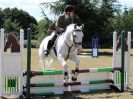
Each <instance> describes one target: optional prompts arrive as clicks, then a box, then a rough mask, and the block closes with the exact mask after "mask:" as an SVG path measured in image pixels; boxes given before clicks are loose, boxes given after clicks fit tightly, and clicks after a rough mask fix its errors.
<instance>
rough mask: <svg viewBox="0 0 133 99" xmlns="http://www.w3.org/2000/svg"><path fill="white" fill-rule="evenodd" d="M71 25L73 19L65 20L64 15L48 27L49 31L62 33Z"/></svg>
mask: <svg viewBox="0 0 133 99" xmlns="http://www.w3.org/2000/svg"><path fill="white" fill-rule="evenodd" d="M71 23H73V18H72V17H69V18H66V15H65V14H62V15H60V16H59V18H58V19H57V22H54V23H53V24H52V25H50V27H49V29H50V30H56V31H57V32H64V31H65V30H66V27H67V26H68V25H70V24H71Z"/></svg>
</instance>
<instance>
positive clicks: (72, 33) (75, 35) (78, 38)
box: [66, 24, 84, 49]
mask: <svg viewBox="0 0 133 99" xmlns="http://www.w3.org/2000/svg"><path fill="white" fill-rule="evenodd" d="M83 27H84V25H81V26H77V25H76V24H70V25H69V26H68V27H67V30H66V32H67V33H68V39H69V40H70V41H71V42H72V44H73V45H74V46H75V47H78V48H79V49H81V48H82V38H83V36H84V34H83V32H82V29H83Z"/></svg>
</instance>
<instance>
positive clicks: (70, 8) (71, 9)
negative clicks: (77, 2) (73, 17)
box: [64, 5, 74, 12]
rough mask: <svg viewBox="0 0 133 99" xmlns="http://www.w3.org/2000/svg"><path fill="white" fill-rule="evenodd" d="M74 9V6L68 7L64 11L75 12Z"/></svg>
mask: <svg viewBox="0 0 133 99" xmlns="http://www.w3.org/2000/svg"><path fill="white" fill-rule="evenodd" d="M73 10H74V8H73V6H72V5H67V6H66V7H65V9H64V11H65V12H73Z"/></svg>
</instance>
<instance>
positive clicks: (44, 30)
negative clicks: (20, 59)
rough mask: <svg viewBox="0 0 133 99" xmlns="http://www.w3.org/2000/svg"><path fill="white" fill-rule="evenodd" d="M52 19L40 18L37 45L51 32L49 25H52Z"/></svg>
mask: <svg viewBox="0 0 133 99" xmlns="http://www.w3.org/2000/svg"><path fill="white" fill-rule="evenodd" d="M50 23H51V21H49V20H47V19H43V20H40V21H39V22H38V27H37V29H38V37H37V38H38V42H37V46H39V45H40V43H41V41H42V40H43V39H44V37H46V36H48V35H49V34H50V32H48V27H49V25H50Z"/></svg>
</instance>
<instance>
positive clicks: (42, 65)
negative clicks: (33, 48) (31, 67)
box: [39, 54, 45, 70]
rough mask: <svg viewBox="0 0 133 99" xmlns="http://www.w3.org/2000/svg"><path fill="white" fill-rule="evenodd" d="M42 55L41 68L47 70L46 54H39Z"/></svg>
mask: <svg viewBox="0 0 133 99" xmlns="http://www.w3.org/2000/svg"><path fill="white" fill-rule="evenodd" d="M39 56H40V65H41V69H42V70H45V55H43V54H39Z"/></svg>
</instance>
